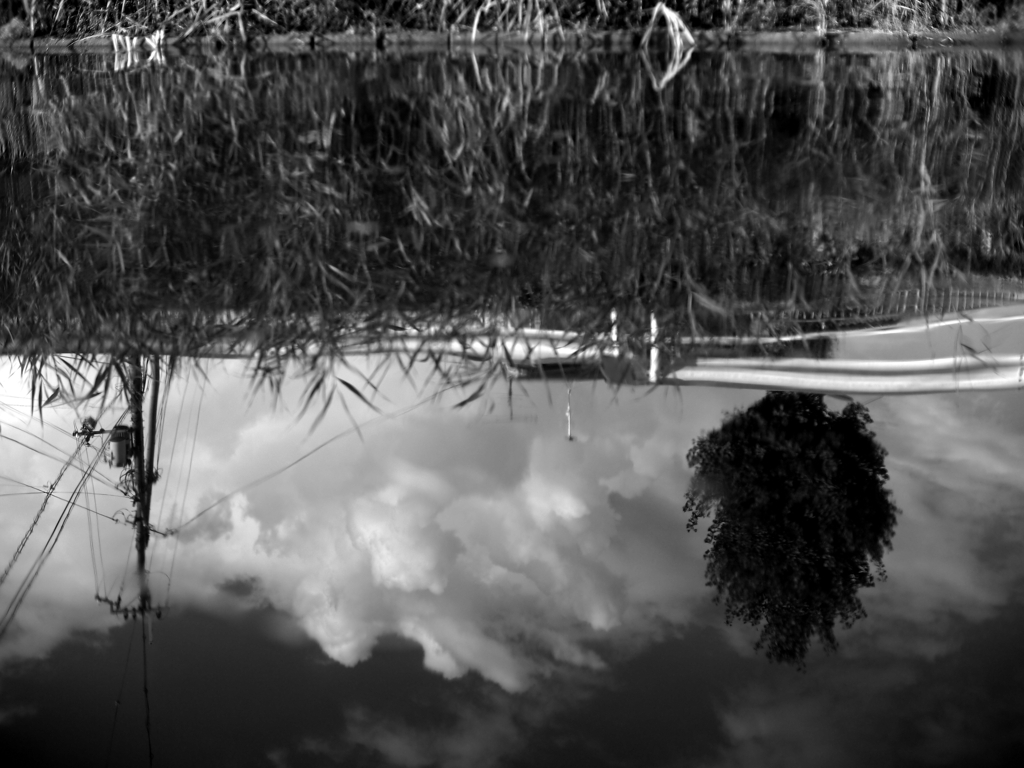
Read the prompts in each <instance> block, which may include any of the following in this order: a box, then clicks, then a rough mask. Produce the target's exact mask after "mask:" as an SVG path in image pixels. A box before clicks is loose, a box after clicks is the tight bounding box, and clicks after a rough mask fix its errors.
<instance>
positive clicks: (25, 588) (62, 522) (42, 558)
mask: <svg viewBox="0 0 1024 768" xmlns="http://www.w3.org/2000/svg"><path fill="white" fill-rule="evenodd" d="M76 454H77V452H76ZM100 455H101V454H100V453H97V454H96V456H95V457H94V458H93V462H92V463H93V464H95V463H96V462H98V461H99V457H100ZM90 469H91V468H90ZM87 479H88V475H83V476H82V478H81V479H79V481H78V484H77V485H76V486H75V490H74V491H73V493H72V496H71V499H72V500H74V499H77V498H78V495H79V494H80V493H81V491H82V488H83V486H84V485H85V482H86V480H87ZM72 505H73V504H72V501H71V500H69V501H68V503H67V504H65V505H64V509H63V510H62V511H61V513H60V515H59V516H58V517H57V522H56V523H54V527H53V530H52V531H51V532H50V535H49V537H48V538H47V540H46V543H45V544H44V545H43V550H42V552H40V554H39V555H38V556H37V557H36V559H35V561H34V562H33V563H32V565H31V567H30V568H29V572H28V574H26V576H25V578H24V579H23V580H22V582H21V584H20V585H19V586H18V590H17V591H16V592H15V594H14V597H13V598H12V599H11V603H10V605H8V606H7V610H6V611H5V612H4V615H3V616H2V617H0V638H2V637H3V636H4V634H5V633H6V632H7V630H8V628H9V627H10V626H11V624H12V623H13V621H14V617H15V616H16V615H17V613H18V609H19V608H20V607H21V604H22V603H23V602H24V600H25V597H26V596H27V595H28V593H29V590H31V589H32V585H33V584H35V580H36V578H37V577H38V576H39V573H40V572H41V571H42V569H43V565H45V564H46V560H47V559H48V558H49V556H50V554H51V553H52V552H53V550H54V547H56V546H57V542H58V541H59V540H60V536H61V534H62V533H63V532H64V528H65V526H66V525H67V522H68V519H69V518H70V517H71V508H72ZM27 538H28V537H27V535H26V538H25V540H27ZM11 565H13V561H12V563H11ZM9 569H10V566H9V567H8V571H9Z"/></svg>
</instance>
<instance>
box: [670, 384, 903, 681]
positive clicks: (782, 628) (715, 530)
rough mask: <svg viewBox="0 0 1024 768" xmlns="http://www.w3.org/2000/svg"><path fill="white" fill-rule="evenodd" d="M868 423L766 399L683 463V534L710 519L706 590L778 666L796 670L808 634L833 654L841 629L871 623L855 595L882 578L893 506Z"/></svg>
mask: <svg viewBox="0 0 1024 768" xmlns="http://www.w3.org/2000/svg"><path fill="white" fill-rule="evenodd" d="M870 423H871V417H870V415H868V411H867V409H866V408H865V407H864V406H863V405H861V404H859V403H851V404H850V405H847V406H846V407H845V408H844V409H843V410H842V412H841V413H836V412H834V411H831V410H829V409H828V407H827V406H826V405H825V403H824V401H823V400H822V397H821V395H808V394H798V393H792V392H772V393H770V394H768V395H767V396H766V397H764V398H763V399H761V400H759V401H758V402H757V403H755V404H754V405H752V406H750V408H748V409H746V410H745V411H742V412H737V413H734V414H733V415H731V416H730V417H728V418H727V419H726V421H725V423H724V424H723V425H722V426H721V427H720V428H719V429H716V430H714V431H713V432H711V433H709V434H707V435H702V436H701V437H700V438H699V439H698V440H697V442H696V443H694V446H693V448H691V449H690V452H689V453H688V454H687V455H686V460H687V462H688V463H689V465H690V466H691V467H692V468H693V469H694V470H695V473H694V477H693V481H692V485H691V488H690V490H689V491H688V492H687V494H686V504H685V506H684V507H683V511H684V512H685V513H688V514H689V515H690V519H689V522H688V523H687V528H689V529H690V530H696V528H697V526H698V524H699V523H700V521H701V519H702V518H713V521H712V522H711V525H710V527H709V528H708V530H707V534H706V538H705V541H706V543H707V544H709V545H710V548H709V549H708V552H707V554H706V555H705V558H706V559H707V571H706V574H705V575H706V577H707V583H708V586H711V587H715V588H716V589H717V591H718V597H716V602H717V600H718V599H720V598H721V597H722V596H724V597H725V618H726V621H727V622H731V621H733V620H734V619H740V620H741V621H743V622H746V623H747V624H751V625H752V626H755V627H760V628H761V635H760V637H759V638H758V641H757V645H756V647H757V648H759V649H760V648H763V649H764V650H765V654H766V655H767V657H768V658H769V659H771V660H773V661H783V662H793V663H797V664H803V661H804V658H805V657H806V655H807V651H808V648H809V645H810V641H811V640H812V639H814V638H815V637H817V638H818V639H819V640H820V641H821V644H822V646H823V647H824V648H825V649H826V650H830V651H835V650H836V649H837V648H838V645H837V643H836V637H835V631H834V626H835V624H836V622H839V623H841V624H842V625H843V626H844V627H846V628H850V627H852V626H853V623H854V622H855V621H857V620H858V619H861V618H864V616H866V614H865V612H864V607H863V605H862V604H861V601H860V600H859V599H858V597H857V592H858V591H859V590H860V589H862V588H864V587H871V586H874V584H875V579H874V576H873V574H872V565H873V566H874V569H875V570H876V571H877V572H878V573H879V574H880V575H881V578H883V579H884V578H885V570H884V568H883V566H882V553H883V550H885V549H890V548H891V546H892V533H893V527H894V526H895V525H896V514H897V512H899V510H898V509H896V507H895V505H894V504H893V502H892V494H891V492H890V491H888V490H886V488H885V482H886V481H887V480H888V478H889V473H888V472H887V471H886V468H885V449H884V448H882V447H881V446H880V445H879V444H878V443H877V442H876V441H875V439H874V438H875V436H874V434H873V433H872V432H870V431H869V430H868V428H867V425H868V424H870Z"/></svg>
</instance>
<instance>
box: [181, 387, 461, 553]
mask: <svg viewBox="0 0 1024 768" xmlns="http://www.w3.org/2000/svg"><path fill="white" fill-rule="evenodd" d="M460 386H462V382H455V383H453V384H450V385H448V386H447V387H444V388H442V389H441V390H439V391H438V392H436V393H434V394H432V395H428V396H427V397H424V398H423V399H421V400H419V401H417V402H415V403H413V404H412V405H410V406H407V407H405V408H400V409H398V410H396V411H392V412H391V413H382V414H380V415H379V416H374V417H373V418H370V419H368V420H367V421H365V422H363V423H362V424H356V425H354V426H352V427H349V428H348V429H346V430H343V431H341V432H339V433H338V434H336V435H334V437H330V438H328V439H327V440H325V441H324V442H322V443H320V444H319V445H318V446H316V447H315V448H312V449H311V450H309V451H307V452H306V453H304V454H302V455H301V456H299V458H297V459H295V460H294V461H291V462H289V463H287V464H285V465H284V466H283V467H281V468H279V469H275V470H274V471H273V472H269V473H267V474H266V475H263V476H262V477H259V478H257V479H255V480H251V481H249V482H248V483H245V484H244V485H241V486H239V487H238V488H236V489H235V490H233V491H230V492H228V493H225V494H224V495H223V496H221V497H220V498H218V499H217V500H216V501H214V502H213V503H212V504H210V505H209V506H206V507H204V508H203V509H201V510H199V511H198V512H197V513H196V514H194V515H193V516H192V517H190V518H189V519H188V520H186V521H185V522H184V523H182V524H181V525H179V526H178V527H177V528H172V529H170V530H168V531H167V535H168V536H176V535H177V534H178V533H179V532H180V531H181V529H182V528H184V527H186V526H188V525H191V524H192V523H194V522H195V521H196V520H198V519H199V518H200V517H202V516H203V515H205V514H206V513H207V512H209V511H210V510H212V509H214V508H215V507H217V506H218V505H219V504H220V503H221V502H223V501H226V500H227V499H230V498H231V497H232V496H234V495H235V494H236V493H241V492H243V491H247V490H249V489H250V488H255V487H256V486H258V485H262V484H263V483H265V482H266V481H267V480H272V479H273V478H275V477H277V476H279V475H282V474H284V473H285V472H287V471H288V470H289V469H291V468H292V467H294V466H296V465H297V464H300V463H301V462H303V461H305V460H306V459H308V458H309V457H310V456H312V455H313V454H314V453H317V452H318V451H321V450H323V449H324V448H326V447H327V446H328V445H330V444H331V443H334V442H337V441H338V440H341V439H342V438H344V437H348V436H349V435H352V434H359V433H361V431H362V429H365V428H366V427H369V426H372V425H374V424H377V423H378V422H381V421H387V420H390V419H395V418H399V417H401V416H405V415H406V414H407V413H410V412H412V411H414V410H416V409H417V408H420V407H422V406H424V405H426V404H427V403H429V402H432V401H434V400H436V399H437V398H438V397H439V396H440V395H441V394H443V393H444V392H447V391H448V390H449V389H455V388H456V387H460Z"/></svg>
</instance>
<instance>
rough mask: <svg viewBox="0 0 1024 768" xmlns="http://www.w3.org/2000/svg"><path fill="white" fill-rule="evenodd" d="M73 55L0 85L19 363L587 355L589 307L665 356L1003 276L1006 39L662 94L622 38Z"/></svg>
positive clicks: (723, 67)
mask: <svg viewBox="0 0 1024 768" xmlns="http://www.w3.org/2000/svg"><path fill="white" fill-rule="evenodd" d="M97 64H98V66H97V67H96V69H95V70H94V71H89V72H87V71H82V70H80V69H71V68H68V67H67V65H66V64H65V63H63V62H61V61H60V60H56V59H40V60H37V61H36V63H35V64H34V65H33V67H32V68H25V69H22V70H15V69H10V70H9V71H7V72H6V73H5V77H4V78H3V81H2V82H3V85H0V101H2V102H3V106H4V109H3V110H2V111H0V114H2V115H3V117H2V118H0V186H3V188H4V189H10V190H12V191H16V194H11V195H5V196H4V204H3V205H2V207H0V216H2V217H3V221H2V222H0V223H2V227H3V231H4V236H3V238H2V240H0V306H2V307H3V309H2V310H0V334H2V337H0V345H2V346H4V347H8V348H13V347H17V348H18V349H19V350H20V351H21V354H23V355H24V356H25V359H26V360H27V361H28V362H29V364H30V365H31V366H35V365H37V363H39V364H41V363H40V361H43V360H51V359H52V355H53V354H55V353H57V352H63V351H73V347H74V344H75V343H77V342H76V340H78V341H79V342H80V341H81V340H84V339H106V340H108V341H109V344H110V347H109V348H110V349H118V350H124V351H126V352H127V351H132V350H135V351H141V350H145V349H148V348H153V347H154V346H157V347H159V348H160V349H161V350H166V351H169V352H174V353H176V354H181V355H187V354H189V353H190V351H191V352H194V351H196V350H199V349H202V348H204V347H205V346H208V345H209V344H211V343H212V342H213V341H216V340H218V339H222V338H228V337H230V338H238V339H244V340H245V341H246V344H248V345H249V346H250V348H255V349H257V350H258V351H259V355H260V356H261V357H260V359H259V363H258V364H259V366H260V368H261V370H264V371H268V372H271V373H273V372H275V371H279V370H280V369H281V366H282V365H284V361H286V360H288V359H289V358H294V357H307V358H309V359H308V365H309V366H310V367H311V370H319V369H317V366H318V365H319V361H320V359H321V358H329V357H332V356H335V357H336V356H338V355H342V354H344V349H345V343H346V339H348V338H350V336H351V334H353V333H359V334H364V335H365V334H369V335H373V334H378V335H379V336H385V335H386V334H388V333H389V332H390V329H392V328H393V327H396V326H400V327H404V328H414V329H416V328H418V329H422V328H427V327H429V328H432V329H433V331H432V332H433V333H434V335H435V336H436V337H438V338H445V337H447V338H451V339H458V338H460V337H462V336H463V335H464V334H465V332H466V329H467V328H470V327H472V328H479V327H481V326H483V327H486V326H488V325H489V324H490V325H495V324H498V323H512V324H513V325H516V324H518V325H531V326H541V327H547V328H556V329H557V328H565V329H572V330H574V331H578V332H579V333H581V334H582V337H583V340H582V342H581V343H583V344H586V340H587V338H588V337H590V338H597V336H598V335H599V334H603V333H605V332H606V331H607V330H608V323H609V317H610V315H611V312H612V310H615V311H616V313H617V316H618V317H619V319H620V321H619V322H620V331H621V335H622V338H623V343H624V344H625V345H626V346H630V345H632V346H636V347H641V346H642V345H643V343H644V342H643V339H644V334H646V333H647V332H648V326H649V316H650V313H651V312H654V313H656V314H657V316H658V320H659V324H660V326H661V332H660V333H661V338H662V339H663V340H664V341H663V343H664V345H665V352H666V354H667V355H672V354H675V353H676V352H678V353H680V354H682V353H684V352H685V350H683V349H679V350H673V349H672V348H671V347H672V344H673V341H672V340H673V339H675V338H683V337H687V338H695V337H708V336H710V337H714V336H718V335H723V334H748V333H749V334H751V335H755V336H760V337H772V336H774V335H779V334H783V333H789V332H799V331H801V330H802V329H804V330H805V329H807V328H808V327H810V325H809V324H817V327H818V328H819V329H820V327H821V325H822V324H827V323H832V324H835V323H838V322H840V320H841V318H842V316H843V313H848V312H849V311H850V310H852V309H855V308H856V307H858V306H860V305H871V303H872V302H874V301H875V300H876V297H877V296H879V295H882V294H884V293H885V292H886V291H889V292H891V291H893V290H895V289H896V288H898V287H903V288H906V287H907V286H910V287H917V286H922V285H924V286H938V287H941V286H943V285H947V284H948V285H954V284H958V281H959V284H967V283H966V282H965V281H967V280H968V279H969V280H977V279H978V276H980V275H995V276H1015V275H1020V274H1021V273H1022V270H1024V258H1022V256H1021V254H1022V252H1024V249H1022V244H1024V242H1022V229H1024V226H1022V225H1024V222H1022V219H1021V213H1020V212H1021V211H1022V210H1024V173H1021V172H1020V171H1021V170H1022V169H1024V135H1022V131H1024V125H1022V122H1024V118H1022V117H1021V114H1020V110H1019V106H1018V105H1019V104H1020V103H1022V98H1024V92H1022V89H1024V64H1022V61H1021V59H1020V57H1016V56H995V55H987V54H963V55H954V56H946V57H938V56H929V55H924V54H914V53H904V54H898V55H892V56H887V57H879V58H878V59H874V60H872V61H871V62H869V63H866V64H865V63H854V62H852V61H850V60H848V59H838V58H833V57H826V56H824V55H821V56H810V57H790V58H785V59H766V58H753V57H744V56H742V55H715V56H701V57H695V58H694V59H693V60H692V61H691V62H690V63H689V65H688V67H687V72H688V76H687V77H685V78H682V77H677V78H675V79H673V80H671V81H670V82H667V83H666V84H665V86H664V87H663V88H662V89H661V90H657V89H655V88H652V87H651V86H650V83H649V81H648V77H647V75H646V74H645V71H644V68H643V66H642V59H641V58H640V57H639V55H638V56H635V57H632V58H630V57H627V58H625V59H616V60H595V59H578V60H577V59H570V58H560V57H559V56H558V55H553V56H548V57H529V56H523V57H507V58H503V59H500V60H492V59H484V60H481V59H477V58H473V57H472V56H466V57H462V58H454V59H452V60H450V61H442V60H440V59H429V60H428V59H410V60H400V59H390V58H387V57H366V58H348V57H329V56H325V57H321V58H316V59H309V58H303V59H273V58H260V59H255V60H254V59H248V58H246V57H244V56H243V57H235V58H230V57H228V58H223V59H217V60H196V61H190V62H186V63H183V64H182V65H181V66H176V67H174V68H166V69H162V68H158V67H146V68H140V69H136V70H132V71H127V72H118V73H114V72H113V71H112V70H111V69H107V70H106V71H104V66H105V64H104V62H103V61H102V60H100V61H98V62H97ZM106 66H108V67H109V63H107V64H106ZM581 94H583V95H584V96H583V98H581V97H580V95H581ZM861 321H863V322H871V320H870V318H867V319H862V320H857V319H856V318H852V319H851V320H849V321H848V322H861ZM313 347H315V348H316V350H318V352H317V354H316V355H313V356H309V355H308V351H309V350H310V349H311V348H313ZM322 370H326V369H322ZM268 375H269V374H268ZM443 375H445V376H451V377H457V376H459V375H460V374H459V372H458V371H457V370H453V371H451V372H445V373H443Z"/></svg>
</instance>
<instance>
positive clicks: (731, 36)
mask: <svg viewBox="0 0 1024 768" xmlns="http://www.w3.org/2000/svg"><path fill="white" fill-rule="evenodd" d="M693 37H694V41H695V47H697V48H698V49H704V50H707V49H712V50H714V49H722V48H729V49H744V50H751V51H758V52H764V53H781V52H789V53H793V52H801V51H804V52H806V51H813V50H817V49H829V50H836V51H842V52H845V53H854V54H855V53H865V54H869V53H876V52H881V51H905V50H939V49H951V48H972V49H979V50H998V49H1004V48H1015V49H1019V48H1024V29H1007V28H1004V29H996V28H994V29H980V30H965V31H949V32H945V31H941V30H931V31H925V32H920V33H915V34H910V33H906V32H887V31H882V30H861V29H850V30H830V31H827V32H824V33H820V32H818V31H816V30H776V31H762V32H754V31H722V30H698V31H696V32H694V33H693ZM115 38H118V36H117V35H112V34H110V35H93V36H90V37H86V38H80V39H75V38H55V37H38V38H29V37H21V38H9V39H7V40H6V41H2V40H0V48H6V49H8V50H11V51H13V52H18V53H43V54H61V53H107V52H113V51H115V50H117V47H118V43H116V42H115ZM118 39H123V38H118ZM128 39H129V40H135V41H137V44H138V45H139V46H140V47H142V48H146V47H147V46H148V44H147V43H146V39H145V38H143V37H138V38H128ZM642 39H643V30H635V31H605V32H600V31H588V30H581V31H575V32H573V31H569V32H563V31H555V32H551V31H547V32H528V33H522V32H496V31H492V32H484V33H481V32H477V33H473V32H472V31H451V32H447V33H441V32H424V31H415V30H387V31H381V32H378V33H375V34H370V33H325V34H318V33H299V32H293V33H289V34H268V35H260V36H257V37H252V38H248V39H247V40H245V41H244V42H243V41H241V40H233V41H232V40H223V39H219V38H205V37H192V38H183V37H166V38H164V39H163V40H162V41H161V42H160V44H159V45H160V47H163V48H170V49H176V50H178V51H180V52H182V53H189V52H195V51H200V52H207V53H209V52H216V51H218V50H223V49H227V48H235V47H245V48H248V49H250V50H254V51H266V52H271V53H288V52H305V51H352V52H359V51H371V50H389V51H398V52H410V53H413V52H436V51H444V50H460V51H467V50H481V51H490V52H494V51H516V50H524V49H526V50H538V51H551V52H557V51H564V52H567V53H576V52H581V53H582V52H593V53H597V52H601V51H609V52H624V51H631V50H636V49H638V48H640V47H641V43H642ZM154 47H155V46H154Z"/></svg>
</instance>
